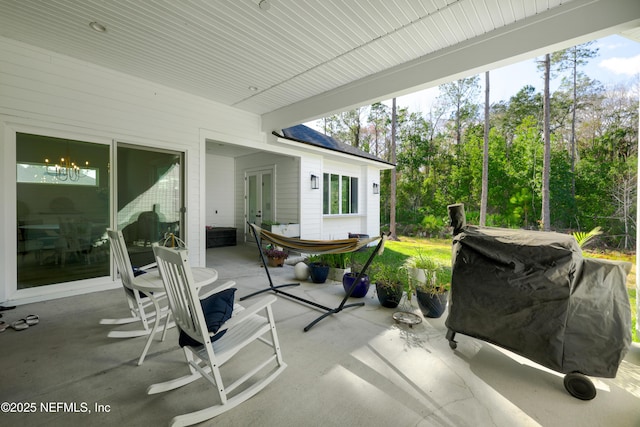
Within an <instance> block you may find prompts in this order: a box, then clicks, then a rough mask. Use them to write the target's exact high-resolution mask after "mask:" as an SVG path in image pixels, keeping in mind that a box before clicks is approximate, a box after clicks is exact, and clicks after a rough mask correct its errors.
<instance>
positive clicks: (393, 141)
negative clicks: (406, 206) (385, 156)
mask: <svg viewBox="0 0 640 427" xmlns="http://www.w3.org/2000/svg"><path fill="white" fill-rule="evenodd" d="M396 121H397V115H396V99H395V98H393V101H392V106H391V163H393V164H395V163H396ZM390 193H391V194H390V200H389V205H390V212H389V231H390V232H391V235H390V236H389V239H390V240H398V235H397V234H396V168H395V167H394V168H393V169H391V185H390Z"/></svg>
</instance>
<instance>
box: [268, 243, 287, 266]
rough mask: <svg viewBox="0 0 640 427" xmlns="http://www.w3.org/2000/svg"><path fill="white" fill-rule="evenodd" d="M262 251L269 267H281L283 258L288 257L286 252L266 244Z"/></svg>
mask: <svg viewBox="0 0 640 427" xmlns="http://www.w3.org/2000/svg"><path fill="white" fill-rule="evenodd" d="M262 252H263V253H264V254H265V255H266V256H267V263H268V264H269V267H282V266H283V265H284V260H285V259H287V258H288V257H289V254H288V253H287V252H285V251H283V250H282V249H280V248H277V247H275V246H271V245H269V246H267V247H266V249H265V250H264V251H262Z"/></svg>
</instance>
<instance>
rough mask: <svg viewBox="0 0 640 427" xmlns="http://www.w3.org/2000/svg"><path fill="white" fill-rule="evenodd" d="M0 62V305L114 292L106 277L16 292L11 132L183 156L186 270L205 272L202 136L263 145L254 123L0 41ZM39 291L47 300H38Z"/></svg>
mask: <svg viewBox="0 0 640 427" xmlns="http://www.w3.org/2000/svg"><path fill="white" fill-rule="evenodd" d="M0 58H1V59H0V150H1V151H0V153H1V154H0V160H1V161H2V165H3V170H4V175H3V183H4V185H3V186H2V187H1V188H2V190H0V191H1V192H2V200H3V201H4V202H3V209H2V210H1V211H0V222H1V223H2V226H3V229H4V235H5V236H12V238H7V239H3V243H2V244H1V245H0V254H1V257H0V258H1V260H0V270H1V271H2V275H3V276H2V279H3V280H2V281H1V282H2V283H3V285H2V286H0V301H7V300H13V301H18V300H19V302H29V301H35V300H38V299H44V298H53V297H57V296H66V295H71V294H74V293H80V292H87V291H92V290H96V289H105V288H108V287H114V286H117V284H116V283H115V282H114V281H113V280H112V279H111V278H102V279H94V280H93V281H91V283H87V284H86V285H83V284H78V283H74V284H60V285H52V286H45V287H41V288H40V289H36V290H21V291H20V293H16V289H15V287H16V285H15V283H16V274H17V272H16V249H15V248H16V241H15V236H16V232H15V224H16V214H15V212H16V205H15V202H16V190H15V189H16V185H15V180H16V177H15V137H14V135H15V131H16V129H20V131H22V132H31V133H37V134H43V135H51V136H56V137H61V138H74V139H80V140H87V141H92V142H105V143H110V142H111V141H113V140H115V141H121V142H127V143H131V144H137V145H141V146H149V147H156V148H166V149H171V150H178V151H184V152H185V173H186V177H185V180H186V188H187V192H186V193H187V194H186V205H187V213H186V215H187V224H186V226H187V229H186V240H187V243H188V245H189V249H190V250H189V256H190V259H191V262H192V264H193V265H194V266H201V265H204V263H205V252H204V246H205V237H204V234H205V233H204V232H203V231H204V226H205V225H206V224H205V218H206V217H205V203H204V200H205V196H206V194H205V192H204V191H203V188H204V186H203V183H204V182H205V169H204V166H205V157H206V156H205V155H204V153H205V151H204V150H205V140H204V139H203V137H202V136H201V130H202V129H216V131H217V132H218V133H219V134H221V135H225V136H227V137H228V138H229V139H233V140H242V141H244V140H250V141H254V142H255V141H262V140H264V137H263V135H262V134H261V133H260V117H259V116H257V115H254V114H249V113H245V112H242V111H240V110H236V109H233V108H229V107H226V106H223V105H221V104H218V103H215V102H212V101H208V100H205V99H203V98H199V97H197V96H193V95H189V94H186V93H183V92H180V91H176V90H173V89H170V88H167V87H163V86H161V85H158V84H154V83H152V82H149V81H145V80H142V79H138V78H134V77H131V76H127V75H123V74H120V73H117V72H114V71H111V70H108V69H104V68H101V67H98V66H95V65H93V64H89V63H85V62H82V61H78V60H75V59H72V58H69V57H65V56H62V55H58V54H56V53H53V52H50V51H46V50H42V49H39V48H35V47H32V46H29V45H26V44H23V43H19V42H16V41H13V40H9V39H5V38H0ZM5 284H6V285H5ZM45 288H46V289H45ZM43 292H47V293H49V295H48V296H47V297H42V295H37V294H38V293H40V294H42V293H43Z"/></svg>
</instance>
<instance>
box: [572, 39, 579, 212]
mask: <svg viewBox="0 0 640 427" xmlns="http://www.w3.org/2000/svg"><path fill="white" fill-rule="evenodd" d="M572 52H573V108H572V110H573V111H572V112H571V198H572V199H574V200H575V198H576V176H575V172H576V109H577V108H578V82H577V80H578V58H577V51H576V48H575V47H574V48H573V51H572Z"/></svg>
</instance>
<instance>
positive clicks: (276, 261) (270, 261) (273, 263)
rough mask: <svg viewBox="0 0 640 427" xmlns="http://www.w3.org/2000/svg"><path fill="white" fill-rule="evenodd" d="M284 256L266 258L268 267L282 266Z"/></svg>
mask: <svg viewBox="0 0 640 427" xmlns="http://www.w3.org/2000/svg"><path fill="white" fill-rule="evenodd" d="M284 260H285V259H284V258H271V257H269V258H267V263H268V264H269V267H282V266H283V265H284Z"/></svg>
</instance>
